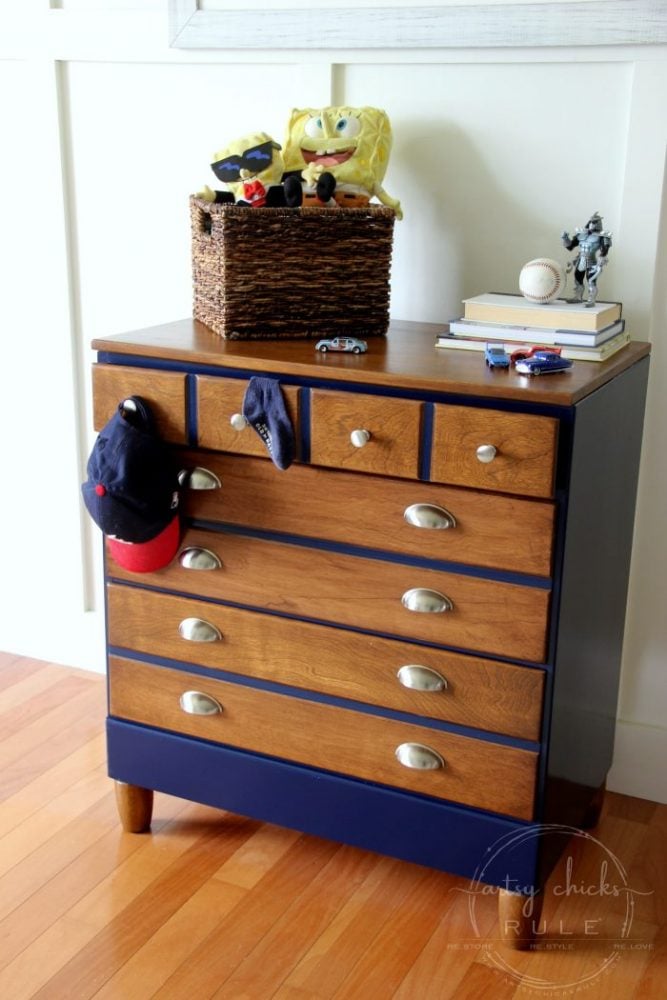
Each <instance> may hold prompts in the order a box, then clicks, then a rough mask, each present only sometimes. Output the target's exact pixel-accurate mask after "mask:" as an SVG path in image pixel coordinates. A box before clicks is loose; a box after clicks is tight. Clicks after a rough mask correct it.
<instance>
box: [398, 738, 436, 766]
mask: <svg viewBox="0 0 667 1000" xmlns="http://www.w3.org/2000/svg"><path fill="white" fill-rule="evenodd" d="M395 753H396V759H397V760H398V762H399V763H400V764H402V765H403V767H409V768H412V769H413V770H415V771H437V770H438V768H441V767H444V766H445V761H444V758H443V757H441V756H440V754H439V753H438V752H437V751H436V750H432V749H431V747H425V746H424V745H423V744H422V743H401V745H400V746H399V747H396V751H395Z"/></svg>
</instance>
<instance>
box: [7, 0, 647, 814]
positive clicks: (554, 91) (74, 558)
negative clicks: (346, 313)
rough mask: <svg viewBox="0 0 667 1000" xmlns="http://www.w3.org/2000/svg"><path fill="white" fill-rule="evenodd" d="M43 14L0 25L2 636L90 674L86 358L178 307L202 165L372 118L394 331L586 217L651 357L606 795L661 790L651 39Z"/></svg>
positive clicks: (501, 272)
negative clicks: (287, 37) (364, 41)
mask: <svg viewBox="0 0 667 1000" xmlns="http://www.w3.org/2000/svg"><path fill="white" fill-rule="evenodd" d="M589 2H590V0H589ZM56 6H57V7H58V8H64V9H54V10H49V9H48V4H47V3H46V2H42V0H29V2H26V0H23V3H21V4H18V2H17V3H16V4H15V7H14V10H13V11H11V10H10V12H9V13H8V14H6V15H3V33H2V36H1V37H0V95H1V96H0V127H1V128H2V134H3V137H4V139H5V141H4V142H3V155H2V157H0V212H1V213H2V214H1V216H0V218H1V221H2V236H1V237H0V288H1V289H2V298H1V301H2V315H3V318H4V323H3V327H4V329H3V338H2V343H1V347H0V351H1V353H0V358H1V359H2V376H3V378H2V384H3V390H4V399H3V402H4V420H3V421H2V430H1V432H0V433H1V435H2V441H1V448H2V450H1V452H0V455H1V459H2V465H1V467H2V511H3V541H4V544H3V553H2V555H3V558H2V580H1V583H2V593H3V600H2V609H1V611H0V648H2V649H6V650H8V651H12V652H16V653H21V654H26V655H32V656H37V657H40V658H46V659H52V660H56V661H60V662H65V663H70V664H73V665H78V666H82V667H86V668H89V669H93V670H98V671H102V670H103V669H104V653H103V622H102V608H103V595H102V591H101V586H100V579H101V571H100V559H99V556H100V539H99V535H98V533H97V531H96V529H94V528H93V527H92V526H91V524H90V523H89V521H88V519H87V517H86V516H85V515H84V514H83V512H82V510H81V506H80V502H79V484H80V482H81V480H82V478H83V469H84V465H85V459H86V456H87V454H88V451H89V450H90V446H91V444H92V441H93V434H92V431H91V429H90V427H91V417H90V394H89V378H88V369H89V365H90V363H91V361H92V359H93V356H92V353H91V351H90V349H89V346H88V345H89V343H90V341H91V339H92V338H93V337H96V336H104V335H107V334H111V333H114V332H121V331H123V330H127V329H135V328H139V327H141V326H145V325H150V324H154V323H160V322H164V321H168V320H171V319H174V318H179V317H183V316H187V315H189V314H190V308H191V307H190V298H191V286H190V263H189V220H188V208H187V196H188V194H189V193H190V192H191V191H193V190H195V189H196V188H198V187H199V186H200V185H201V184H203V183H205V182H210V181H211V179H212V175H211V174H210V172H209V168H208V164H209V162H210V154H211V153H212V152H213V151H214V150H215V149H218V148H220V146H221V145H223V144H225V142H226V141H227V140H228V139H231V138H233V137H235V136H236V135H239V134H242V133H243V132H246V131H250V130H253V129H263V130H266V131H268V132H270V133H272V134H273V135H274V136H275V137H276V138H278V139H280V138H282V136H283V133H284V128H285V124H286V120H287V116H288V113H289V110H290V109H291V108H292V107H293V106H297V105H311V104H312V105H326V104H329V103H343V102H345V103H350V104H353V105H354V104H371V105H378V106H381V107H384V108H385V109H386V110H387V111H388V113H389V115H390V118H391V120H392V124H393V128H394V135H395V143H394V150H393V153H392V161H391V164H390V167H389V171H388V174H387V177H386V187H387V190H388V191H389V193H390V194H392V195H393V196H395V197H399V198H400V199H401V201H402V203H403V208H404V212H405V220H404V221H403V222H402V223H400V224H398V225H397V229H396V240H395V256H394V267H393V276H392V313H393V315H394V316H395V317H396V318H404V319H415V320H430V321H444V320H446V319H448V318H449V317H451V316H453V315H456V314H457V313H458V312H459V310H460V302H461V299H462V298H463V297H464V296H466V295H470V294H474V293H476V292H478V291H484V290H487V289H505V290H512V289H513V288H515V286H516V276H517V274H518V270H519V269H520V267H521V265H522V263H524V262H525V261H526V260H528V259H530V258H531V257H534V256H538V255H546V256H560V255H561V249H560V240H559V233H560V232H561V230H562V229H563V228H567V229H572V228H573V227H574V226H577V225H581V224H582V223H583V222H585V220H586V218H587V217H588V215H589V214H590V213H591V212H593V211H600V212H601V213H602V214H603V215H604V217H605V225H606V226H608V227H609V228H610V229H611V230H612V231H613V234H614V247H613V250H612V254H611V258H610V264H609V267H608V268H607V269H606V271H605V274H604V277H603V283H602V286H601V287H602V289H603V294H604V296H605V297H608V298H618V299H621V300H622V301H623V303H624V313H625V315H626V318H627V321H628V326H629V329H630V330H631V332H632V333H633V335H634V336H635V337H636V338H637V339H651V340H652V341H654V350H653V359H652V373H651V384H650V394H649V402H648V410H647V426H646V437H645V447H644V454H643V463H642V473H641V482H640V493H639V507H638V517H637V526H636V545H635V552H634V559H633V567H632V577H631V586H630V598H629V606H628V622H627V637H626V645H625V655H624V668H623V678H622V694H621V701H620V705H619V718H620V721H619V727H618V740H617V754H616V761H615V764H614V769H613V771H612V774H611V776H610V785H611V787H613V788H616V789H618V790H621V791H624V792H626V793H629V794H636V795H644V796H648V797H653V798H657V799H660V800H662V801H667V779H666V778H665V772H664V768H663V767H662V762H663V760H664V759H665V756H666V753H667V722H666V719H667V684H666V683H665V673H664V665H665V658H666V654H667V625H666V624H665V623H666V622H667V615H665V614H664V611H663V608H662V595H663V594H665V593H667V559H666V558H665V555H667V553H666V551H665V549H666V547H667V543H666V541H665V532H664V528H663V517H662V512H663V508H664V497H665V486H666V485H667V483H666V480H667V459H666V458H665V454H664V449H663V448H662V447H661V443H662V442H661V440H660V438H661V433H662V429H663V427H664V426H665V418H666V416H667V414H666V413H665V408H666V406H667V404H666V403H665V400H664V396H663V393H662V390H661V386H662V384H663V383H664V382H665V376H666V375H667V352H666V351H665V348H664V346H663V344H664V329H665V323H666V321H667V304H666V294H665V277H666V272H667V251H666V250H665V246H664V244H665V233H666V232H667V208H666V207H664V206H663V191H664V175H665V148H666V137H667V116H665V113H664V107H665V103H666V98H667V59H666V54H667V53H666V50H665V47H664V46H662V45H659V46H651V45H649V46H638V47H635V48H630V47H626V46H608V47H605V46H602V47H595V48H577V49H573V48H566V47H562V46H561V47H549V48H533V49H519V48H516V49H513V48H503V49H485V50H481V49H466V48H460V49H456V50H453V49H450V50H435V51H433V50H428V51H427V50H424V51H417V50H412V51H403V50H400V49H398V50H395V49H392V50H386V51H382V50H381V51H374V52H364V51H362V52H358V51H349V52H347V51H337V52H335V53H334V52H328V53H327V52H325V51H322V50H320V51H309V52H304V51H301V50H300V51H296V50H293V51H292V50H289V49H282V50H280V51H274V52H272V51H268V50H263V51H259V52H240V51H225V50H215V51H214V50H203V51H199V50H197V51H195V50H177V49H173V48H169V46H168V44H167V13H166V5H163V4H161V3H157V2H151V0H145V2H143V3H141V2H139V0H135V2H133V3H128V2H127V0H116V2H115V3H114V2H112V0H109V2H103V0H97V2H95V3H90V2H88V3H85V4H84V3H75V2H71V3H67V2H65V3H61V4H57V5H56V4H54V7H56ZM574 6H577V5H576V4H573V7H574ZM7 137H11V138H10V140H9V141H8V139H7Z"/></svg>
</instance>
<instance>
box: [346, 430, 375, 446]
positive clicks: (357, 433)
mask: <svg viewBox="0 0 667 1000" xmlns="http://www.w3.org/2000/svg"><path fill="white" fill-rule="evenodd" d="M370 439H371V432H370V431H366V430H363V429H362V428H359V429H358V430H354V431H352V433H351V434H350V441H351V442H352V444H353V445H354V447H355V448H363V446H364V445H365V444H368V442H369V441H370Z"/></svg>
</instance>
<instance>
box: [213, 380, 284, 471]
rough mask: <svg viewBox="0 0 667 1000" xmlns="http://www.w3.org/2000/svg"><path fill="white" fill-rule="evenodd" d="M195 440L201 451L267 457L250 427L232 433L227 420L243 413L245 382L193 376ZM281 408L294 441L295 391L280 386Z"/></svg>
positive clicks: (257, 435) (246, 385)
mask: <svg viewBox="0 0 667 1000" xmlns="http://www.w3.org/2000/svg"><path fill="white" fill-rule="evenodd" d="M196 381H197V413H198V441H199V444H200V445H201V447H202V448H213V449H215V450H217V451H231V452H234V453H235V454H237V455H260V456H261V457H262V458H268V457H269V454H268V452H267V450H266V445H265V444H264V442H263V441H262V439H261V438H260V436H259V434H258V433H257V431H255V430H254V428H252V427H248V426H246V427H244V428H242V429H241V430H236V429H235V428H234V427H233V426H232V424H231V422H230V421H231V418H232V417H233V416H234V415H235V414H238V413H241V412H242V410H243V397H244V395H245V391H246V389H247V387H248V382H247V380H246V379H237V378H212V377H209V376H207V375H198V376H197V380H196ZM281 389H282V393H283V398H284V400H285V407H286V409H287V412H288V414H289V418H290V420H291V422H292V427H293V428H294V436H295V440H296V441H298V439H299V438H298V434H299V431H298V399H299V395H298V389H297V388H295V387H294V386H281Z"/></svg>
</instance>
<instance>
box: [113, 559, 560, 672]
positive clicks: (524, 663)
mask: <svg viewBox="0 0 667 1000" xmlns="http://www.w3.org/2000/svg"><path fill="white" fill-rule="evenodd" d="M106 582H107V583H117V584H121V585H122V586H123V587H136V588H138V589H140V590H150V591H151V592H152V593H154V594H168V595H169V596H170V597H182V598H185V599H186V600H195V601H201V602H202V603H204V604H217V605H220V606H221V607H224V608H234V609H236V610H238V611H252V612H254V613H256V614H262V615H271V616H272V617H275V618H285V619H288V620H289V621H297V622H308V623H309V624H311V625H323V626H325V627H326V628H335V629H340V630H341V631H343V632H354V633H355V634H356V635H371V636H377V637H378V638H379V639H394V640H396V642H403V643H405V642H408V643H410V645H411V646H424V647H425V648H426V649H442V650H445V651H447V652H450V653H462V654H463V655H465V656H476V657H480V656H483V657H484V659H485V660H494V661H496V662H498V663H512V664H514V665H516V666H519V667H528V668H529V669H531V670H550V669H551V665H550V663H542V662H539V661H533V660H520V659H517V658H515V657H509V656H498V655H497V654H496V653H493V652H492V651H490V650H484V649H475V650H471V649H468V648H465V647H463V646H451V645H446V644H444V643H438V642H429V641H428V640H426V639H415V638H414V636H405V635H398V634H397V633H395V632H379V631H376V630H374V629H369V628H362V627H361V626H359V625H347V624H346V625H341V624H340V622H334V621H328V620H327V619H326V618H307V617H305V616H304V615H293V614H289V613H288V612H286V611H276V610H274V609H273V608H263V607H261V606H260V605H256V604H240V603H239V602H238V601H230V600H223V599H221V598H218V597H208V596H206V595H205V594H195V593H192V592H191V591H187V590H173V589H171V588H168V587H156V586H153V585H150V584H147V583H145V582H143V581H137V582H135V581H134V580H124V579H120V578H119V577H115V576H113V575H109V576H108V577H107V581H106Z"/></svg>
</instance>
